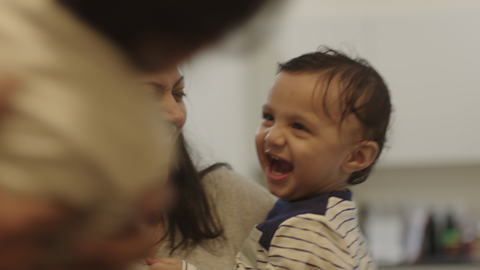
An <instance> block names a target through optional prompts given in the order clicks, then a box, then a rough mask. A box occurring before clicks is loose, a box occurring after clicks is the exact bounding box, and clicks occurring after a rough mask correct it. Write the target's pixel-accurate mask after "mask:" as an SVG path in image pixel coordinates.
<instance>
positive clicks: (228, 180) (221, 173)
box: [202, 168, 275, 254]
mask: <svg viewBox="0 0 480 270" xmlns="http://www.w3.org/2000/svg"><path fill="white" fill-rule="evenodd" d="M202 182H203V185H204V187H205V191H206V192H207V196H208V197H209V200H210V202H211V204H212V205H213V206H214V208H215V209H216V212H217V214H218V217H219V218H220V220H221V223H222V226H223V228H224V230H225V237H226V239H227V241H228V242H229V243H230V244H231V245H232V248H233V250H232V254H236V253H237V252H238V251H240V248H241V247H242V244H243V241H244V240H245V239H246V238H247V236H248V235H249V233H250V230H251V229H252V228H253V226H255V225H256V224H259V223H261V222H263V221H265V219H266V218H267V215H268V212H269V211H270V209H272V207H273V205H274V203H275V198H274V196H273V195H272V194H270V192H268V190H267V189H266V188H264V187H263V186H261V185H260V184H258V183H256V182H254V181H252V180H250V179H248V178H246V177H244V176H242V175H240V174H238V173H236V172H234V171H232V170H229V169H226V168H220V169H216V170H214V171H212V172H210V173H209V174H207V175H206V176H205V177H204V178H203V179H202Z"/></svg>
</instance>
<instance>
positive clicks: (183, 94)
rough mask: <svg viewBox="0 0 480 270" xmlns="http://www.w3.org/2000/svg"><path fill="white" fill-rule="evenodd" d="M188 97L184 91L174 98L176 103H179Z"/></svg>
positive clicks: (174, 95) (176, 94)
mask: <svg viewBox="0 0 480 270" xmlns="http://www.w3.org/2000/svg"><path fill="white" fill-rule="evenodd" d="M186 96H187V94H185V92H183V91H182V92H179V93H175V94H173V97H174V98H175V101H177V102H180V101H182V100H183V98H184V97H186Z"/></svg>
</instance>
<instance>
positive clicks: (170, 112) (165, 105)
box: [161, 97, 186, 127]
mask: <svg viewBox="0 0 480 270" xmlns="http://www.w3.org/2000/svg"><path fill="white" fill-rule="evenodd" d="M161 109H162V110H163V117H164V118H165V120H167V121H169V122H172V123H173V124H174V125H175V126H177V127H181V126H183V124H184V123H185V118H186V116H185V113H184V112H183V110H182V109H181V108H180V105H179V104H178V103H177V102H176V101H175V99H174V98H173V97H168V98H164V100H163V101H162V104H161Z"/></svg>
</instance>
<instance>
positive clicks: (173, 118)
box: [141, 66, 187, 143]
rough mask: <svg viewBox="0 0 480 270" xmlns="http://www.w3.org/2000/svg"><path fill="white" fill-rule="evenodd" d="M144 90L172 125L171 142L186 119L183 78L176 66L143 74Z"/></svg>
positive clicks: (174, 139)
mask: <svg viewBox="0 0 480 270" xmlns="http://www.w3.org/2000/svg"><path fill="white" fill-rule="evenodd" d="M141 82H142V86H143V89H144V91H146V92H147V93H148V94H150V95H152V98H154V99H155V101H156V102H157V104H158V108H159V111H160V112H161V113H162V115H163V117H164V118H165V119H166V120H167V122H168V123H170V124H171V125H172V137H171V140H172V143H173V142H175V141H176V139H177V138H178V134H179V133H180V131H181V130H182V128H183V125H184V124H185V121H186V119H187V111H186V109H185V103H184V102H183V97H184V96H185V92H184V87H185V84H184V80H183V76H182V75H181V74H180V72H179V71H178V69H177V67H176V66H175V67H172V68H168V69H165V70H162V71H158V72H154V73H149V74H146V75H144V76H143V78H142V80H141Z"/></svg>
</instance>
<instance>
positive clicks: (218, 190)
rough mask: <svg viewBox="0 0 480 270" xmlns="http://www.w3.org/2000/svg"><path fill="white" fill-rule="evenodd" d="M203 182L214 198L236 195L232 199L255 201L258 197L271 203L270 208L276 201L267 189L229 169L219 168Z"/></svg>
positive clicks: (206, 176)
mask: <svg viewBox="0 0 480 270" xmlns="http://www.w3.org/2000/svg"><path fill="white" fill-rule="evenodd" d="M202 182H203V185H204V187H205V189H206V190H207V192H208V193H212V195H214V196H218V195H220V194H230V195H231V194H236V196H234V197H233V198H232V199H235V198H237V199H241V198H242V197H249V198H251V199H254V198H255V197H257V198H258V199H260V200H264V201H265V202H266V203H270V205H269V207H270V208H271V207H272V206H273V203H274V200H275V199H274V197H273V195H272V194H270V192H269V191H268V190H267V189H266V188H265V187H263V186H261V185H260V184H258V183H257V182H255V181H253V180H250V179H248V178H246V177H244V176H242V175H241V174H239V173H237V172H235V171H233V170H230V169H227V168H219V169H216V170H214V171H212V172H210V173H208V174H207V175H205V177H204V178H203V179H202Z"/></svg>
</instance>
